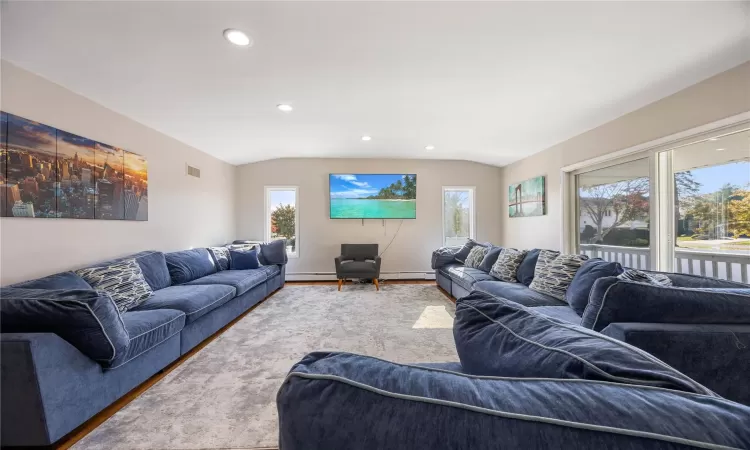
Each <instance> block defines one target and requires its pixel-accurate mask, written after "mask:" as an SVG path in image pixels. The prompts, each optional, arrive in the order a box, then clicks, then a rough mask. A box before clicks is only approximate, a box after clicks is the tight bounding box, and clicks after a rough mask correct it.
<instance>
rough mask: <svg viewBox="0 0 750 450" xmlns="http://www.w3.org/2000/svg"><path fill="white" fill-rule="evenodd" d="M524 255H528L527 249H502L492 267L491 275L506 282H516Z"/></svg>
mask: <svg viewBox="0 0 750 450" xmlns="http://www.w3.org/2000/svg"><path fill="white" fill-rule="evenodd" d="M524 257H526V250H516V249H515V248H504V249H502V251H500V254H499V255H498V256H497V260H496V261H495V264H493V265H492V269H490V275H492V276H493V277H495V278H497V279H499V280H500V281H505V282H506V283H515V282H516V272H517V271H518V266H520V265H521V262H522V261H523V259H524Z"/></svg>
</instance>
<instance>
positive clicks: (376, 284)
mask: <svg viewBox="0 0 750 450" xmlns="http://www.w3.org/2000/svg"><path fill="white" fill-rule="evenodd" d="M372 282H373V283H375V290H376V291H379V290H380V285H379V284H378V279H377V278H373V279H372Z"/></svg>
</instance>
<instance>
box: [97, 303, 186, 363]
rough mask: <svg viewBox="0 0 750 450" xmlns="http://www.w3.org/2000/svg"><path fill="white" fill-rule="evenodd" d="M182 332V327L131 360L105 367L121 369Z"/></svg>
mask: <svg viewBox="0 0 750 450" xmlns="http://www.w3.org/2000/svg"><path fill="white" fill-rule="evenodd" d="M183 316H184V314H183ZM152 331H153V330H152ZM180 332H182V329H179V330H177V331H175V332H174V333H172V334H170V335H169V336H167V337H166V338H164V340H163V341H161V342H159V343H158V344H156V345H155V346H153V347H149V348H147V349H145V350H143V351H142V352H140V353H138V354H137V355H135V356H133V357H132V358H130V359H129V360H127V361H125V362H123V363H122V364H119V365H117V366H114V367H105V368H104V370H114V369H119V368H120V367H122V366H124V365H125V364H127V363H129V362H130V361H132V360H134V359H136V358H138V357H139V356H141V355H142V354H144V353H146V352H148V351H150V350H153V349H155V348H156V347H158V346H160V345H162V344H163V343H165V342H167V341H168V340H169V339H170V338H172V337H174V336H176V335H177V334H179V333H180Z"/></svg>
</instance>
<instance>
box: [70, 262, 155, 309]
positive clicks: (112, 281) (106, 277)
mask: <svg viewBox="0 0 750 450" xmlns="http://www.w3.org/2000/svg"><path fill="white" fill-rule="evenodd" d="M76 274H78V275H79V276H80V277H81V278H83V279H84V280H86V282H87V283H88V284H90V285H91V287H92V288H94V289H96V290H100V291H105V292H106V293H108V294H109V295H110V297H112V300H114V301H115V304H116V305H117V309H118V310H119V311H120V312H123V311H127V310H129V309H131V308H134V307H135V306H137V305H138V304H140V303H143V302H144V301H145V300H146V299H147V298H149V297H150V296H151V295H152V294H153V290H152V289H151V286H150V285H149V284H148V282H146V278H145V277H144V276H143V270H141V266H140V265H139V264H138V262H137V261H136V260H135V259H126V260H124V261H119V262H114V263H111V264H110V265H108V266H101V267H88V268H86V269H79V270H76Z"/></svg>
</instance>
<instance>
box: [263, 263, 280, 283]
mask: <svg viewBox="0 0 750 450" xmlns="http://www.w3.org/2000/svg"><path fill="white" fill-rule="evenodd" d="M260 269H261V270H262V271H264V272H266V278H267V279H269V280H270V279H271V278H273V277H275V276H276V275H278V274H279V273H280V272H281V269H280V268H279V266H277V265H276V264H272V265H270V266H260Z"/></svg>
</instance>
